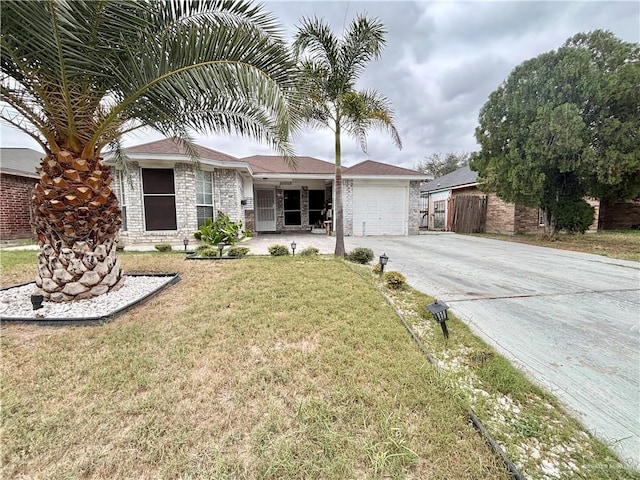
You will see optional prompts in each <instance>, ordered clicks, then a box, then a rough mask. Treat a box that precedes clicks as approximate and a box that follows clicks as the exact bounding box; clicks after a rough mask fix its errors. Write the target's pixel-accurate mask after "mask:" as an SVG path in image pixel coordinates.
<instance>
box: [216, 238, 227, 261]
mask: <svg viewBox="0 0 640 480" xmlns="http://www.w3.org/2000/svg"><path fill="white" fill-rule="evenodd" d="M226 246H227V244H226V243H224V242H220V243H219V244H218V250H219V252H220V258H222V250H224V247H226Z"/></svg>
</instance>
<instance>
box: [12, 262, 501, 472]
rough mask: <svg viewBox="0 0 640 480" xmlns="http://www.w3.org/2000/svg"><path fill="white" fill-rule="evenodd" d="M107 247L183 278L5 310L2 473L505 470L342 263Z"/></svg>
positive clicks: (371, 293) (382, 306)
mask: <svg viewBox="0 0 640 480" xmlns="http://www.w3.org/2000/svg"><path fill="white" fill-rule="evenodd" d="M12 255H13V254H12ZM121 258H122V260H123V264H124V267H125V269H126V271H129V272H132V271H146V272H178V273H179V274H180V275H181V277H182V281H181V282H179V283H178V284H176V285H174V286H172V287H171V288H169V289H168V290H166V291H164V292H163V293H162V294H160V295H159V296H157V297H155V298H153V299H152V300H150V301H149V302H147V303H146V304H144V305H142V306H140V307H137V308H135V309H133V310H132V311H130V312H128V313H127V314H125V315H123V316H121V317H119V318H118V319H116V320H115V321H113V322H111V323H109V324H107V325H104V326H101V327H87V328H59V329H53V328H39V327H31V326H29V327H24V326H14V325H6V326H3V328H2V338H1V341H2V383H1V387H0V388H1V390H0V393H1V397H2V404H3V408H2V444H3V449H2V476H3V477H4V478H16V477H19V476H21V475H25V476H27V475H28V476H30V477H31V478H47V479H56V478H185V479H186V478H234V479H235V478H246V479H254V478H255V479H257V478H260V479H287V478H290V479H294V478H295V479H299V478H314V479H316V478H318V479H320V478H331V479H338V478H430V479H452V478H456V479H479V478H486V479H501V478H507V475H506V473H505V471H504V468H503V467H502V465H501V464H500V463H499V462H498V461H497V460H496V459H495V458H494V456H493V455H492V454H491V452H490V451H489V450H488V448H487V447H486V446H485V445H484V443H483V441H482V440H481V438H480V437H479V436H478V435H477V433H476V432H475V431H474V430H473V429H472V427H471V426H470V425H469V424H468V422H467V419H466V414H465V412H466V407H465V402H464V401H461V400H460V396H459V395H458V394H457V392H456V390H455V389H454V388H452V386H451V385H450V383H449V382H448V381H446V379H445V378H443V376H442V375H440V374H438V373H437V372H436V371H435V369H434V368H433V367H432V366H431V365H429V364H427V363H426V362H425V360H424V358H423V355H422V354H421V352H420V351H419V350H418V349H417V348H416V346H415V345H414V344H413V343H412V342H411V340H410V339H409V338H408V336H407V335H406V332H405V331H404V328H403V327H402V325H401V324H400V323H399V321H398V319H397V317H396V316H395V313H394V312H393V310H392V308H391V307H389V306H388V304H387V303H386V301H385V300H384V298H383V297H382V296H381V294H380V292H379V291H378V290H377V289H376V288H375V287H374V286H373V283H372V282H371V281H370V280H369V279H366V278H362V277H360V276H359V275H357V274H355V273H354V272H353V270H351V268H350V267H348V266H346V265H345V264H344V262H341V261H337V260H325V259H313V258H306V259H303V258H299V257H296V258H290V257H289V258H249V259H244V260H239V261H233V262H213V261H212V262H190V261H185V260H184V259H183V257H182V256H179V255H173V254H169V255H166V254H165V255H163V254H157V253H152V254H126V253H125V254H124V255H122V256H121ZM5 260H6V256H5V255H3V257H2V262H3V264H4V262H5ZM27 264H28V262H25V263H20V262H19V261H18V262H15V263H13V266H11V267H7V271H8V272H9V275H13V276H12V277H11V278H16V279H17V278H18V277H20V276H21V275H24V278H20V280H28V279H30V277H31V276H32V273H29V272H27V273H24V272H22V271H20V272H18V270H25V268H24V267H25V266H26V265H27ZM32 265H33V268H34V269H35V261H33V263H32ZM3 268H4V267H3ZM4 272H5V271H4V270H3V274H4ZM3 282H4V276H3Z"/></svg>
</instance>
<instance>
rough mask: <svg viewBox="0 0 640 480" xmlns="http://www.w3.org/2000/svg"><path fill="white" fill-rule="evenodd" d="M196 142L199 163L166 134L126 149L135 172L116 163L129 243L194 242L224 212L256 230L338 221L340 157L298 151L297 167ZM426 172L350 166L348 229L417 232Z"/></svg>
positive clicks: (122, 235)
mask: <svg viewBox="0 0 640 480" xmlns="http://www.w3.org/2000/svg"><path fill="white" fill-rule="evenodd" d="M197 148H198V150H199V151H198V154H199V157H200V159H199V165H198V166H196V165H195V164H194V163H193V162H191V160H190V158H189V157H188V155H186V153H185V152H184V151H183V150H182V147H181V146H179V145H177V144H176V143H175V142H173V141H172V140H169V139H167V140H160V141H158V142H152V143H149V144H145V145H138V146H135V147H131V148H128V149H127V155H128V156H129V157H130V159H131V160H132V165H131V169H130V170H131V175H130V178H128V179H127V178H126V177H125V176H124V175H123V173H122V172H119V171H118V170H117V169H116V167H115V166H112V167H111V168H112V174H113V178H114V180H113V183H112V187H113V190H114V192H115V193H116V196H117V197H118V199H119V200H120V203H121V208H122V212H123V215H122V216H123V227H122V230H121V233H120V238H121V239H122V240H123V241H124V242H125V244H126V243H137V242H165V241H166V242H174V243H177V242H180V241H181V240H182V239H183V238H187V239H189V240H191V239H192V238H193V233H194V232H195V231H196V230H197V228H198V225H199V224H201V223H202V221H203V220H204V218H205V217H204V216H205V215H206V216H207V217H211V216H215V213H216V212H217V211H222V212H224V213H225V214H227V215H228V216H229V217H230V218H231V220H233V221H242V222H243V226H244V228H247V229H249V230H251V231H252V232H254V233H257V234H260V233H262V232H285V231H311V230H312V229H313V228H314V227H320V228H322V229H324V228H325V227H326V223H327V222H328V223H329V224H332V223H333V222H335V218H333V216H332V204H333V193H334V192H335V189H334V173H335V166H334V164H333V163H331V162H326V161H323V160H319V159H315V158H313V157H297V158H296V167H295V168H292V166H291V165H289V164H288V163H287V162H286V161H285V160H284V159H283V158H282V157H277V156H260V155H257V156H251V157H246V158H242V159H238V158H234V157H231V156H229V155H226V154H224V153H221V152H216V151H215V150H210V149H207V148H205V147H200V146H197ZM109 161H110V159H109V157H108V156H107V163H109ZM423 178H424V175H422V174H420V173H419V172H416V171H413V170H408V169H404V168H401V167H396V166H393V165H388V164H384V163H380V162H374V161H371V160H367V161H365V162H361V163H360V164H358V165H355V166H353V167H343V205H344V232H345V235H364V234H368V235H391V234H393V235H398V234H399V235H409V234H417V233H418V229H419V221H420V216H419V202H420V182H421V180H422V179H423ZM354 222H355V223H356V224H357V225H356V226H354ZM365 224H366V228H367V230H366V231H364V225H365ZM331 227H332V228H335V225H331Z"/></svg>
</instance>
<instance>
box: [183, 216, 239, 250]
mask: <svg viewBox="0 0 640 480" xmlns="http://www.w3.org/2000/svg"><path fill="white" fill-rule="evenodd" d="M193 236H194V237H195V238H196V239H197V240H201V241H203V242H205V243H208V244H209V245H213V246H217V245H218V243H220V242H224V243H225V244H227V245H234V244H235V243H236V242H237V241H238V240H240V239H241V238H242V237H249V236H251V232H250V231H249V230H242V222H241V221H238V222H233V221H232V220H231V219H230V218H229V216H228V215H227V214H226V213H223V212H221V211H219V210H218V216H217V218H216V220H215V222H214V221H213V220H212V219H211V218H207V219H206V220H205V223H204V225H201V226H200V227H198V231H197V232H195V233H194V234H193Z"/></svg>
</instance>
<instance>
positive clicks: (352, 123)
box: [294, 16, 402, 256]
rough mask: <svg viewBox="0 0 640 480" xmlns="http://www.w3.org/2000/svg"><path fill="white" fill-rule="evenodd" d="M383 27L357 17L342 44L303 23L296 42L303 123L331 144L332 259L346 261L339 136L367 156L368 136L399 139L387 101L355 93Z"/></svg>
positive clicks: (376, 52)
mask: <svg viewBox="0 0 640 480" xmlns="http://www.w3.org/2000/svg"><path fill="white" fill-rule="evenodd" d="M385 33H386V31H385V30H384V26H383V25H382V23H381V22H379V21H378V20H375V19H374V20H369V19H367V18H366V17H364V16H358V17H357V18H356V19H355V20H353V21H352V22H351V25H350V26H349V28H348V29H347V30H346V31H345V32H344V34H343V36H342V38H337V37H336V36H335V35H334V34H333V32H332V31H331V28H330V27H329V26H328V25H327V24H326V23H324V22H323V21H322V20H319V19H317V18H311V19H307V18H303V19H302V25H301V26H300V27H299V29H298V33H297V35H296V39H295V42H294V49H295V51H296V54H297V55H298V56H300V55H304V54H306V56H304V57H302V59H301V61H300V64H301V70H302V78H303V80H304V81H305V88H306V89H308V91H307V94H306V95H305V98H306V99H307V102H306V105H305V106H304V107H303V109H302V116H303V118H304V119H305V120H306V121H307V122H308V123H309V124H311V125H312V126H314V127H317V128H326V127H328V128H330V129H331V130H333V133H334V138H335V164H336V174H335V185H336V186H335V189H336V191H335V205H334V211H335V220H336V248H335V255H336V256H344V253H345V252H344V223H343V208H342V163H341V143H340V142H341V139H340V137H341V133H342V130H344V131H345V132H346V133H347V134H348V135H349V136H351V137H353V138H354V139H355V140H356V141H358V143H359V145H360V148H361V149H362V151H363V152H365V153H366V151H367V130H368V129H369V128H370V127H376V128H380V129H382V130H386V131H387V132H388V133H389V134H390V135H391V138H392V140H393V142H394V143H395V144H396V146H397V147H398V148H402V142H401V141H400V136H399V135H398V132H397V130H396V127H395V126H394V124H393V110H392V109H391V105H390V103H389V101H388V100H387V98H386V97H384V96H383V95H381V94H380V93H379V92H377V91H376V90H366V91H357V90H356V89H355V84H356V81H357V80H358V78H359V77H360V74H362V72H363V71H364V69H365V67H366V66H367V64H368V63H369V62H370V61H371V60H376V59H378V58H379V57H380V54H381V53H382V49H383V48H384V45H385V40H384V35H385Z"/></svg>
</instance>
